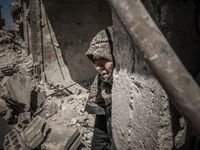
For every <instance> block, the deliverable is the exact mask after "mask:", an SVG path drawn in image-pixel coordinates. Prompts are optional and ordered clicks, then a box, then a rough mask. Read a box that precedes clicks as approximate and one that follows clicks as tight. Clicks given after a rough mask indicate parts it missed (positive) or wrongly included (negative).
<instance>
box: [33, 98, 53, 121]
mask: <svg viewBox="0 0 200 150" xmlns="http://www.w3.org/2000/svg"><path fill="white" fill-rule="evenodd" d="M55 113H57V104H56V103H55V102H53V101H52V100H48V99H47V100H46V101H45V102H44V104H43V106H42V107H40V108H38V109H37V110H36V112H35V114H34V116H36V115H40V116H41V117H42V118H44V119H48V118H49V117H51V116H53V115H54V114H55Z"/></svg>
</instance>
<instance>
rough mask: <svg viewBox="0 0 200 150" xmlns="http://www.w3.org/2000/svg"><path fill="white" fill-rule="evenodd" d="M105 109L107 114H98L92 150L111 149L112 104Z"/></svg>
mask: <svg viewBox="0 0 200 150" xmlns="http://www.w3.org/2000/svg"><path fill="white" fill-rule="evenodd" d="M104 111H105V114H106V115H96V119H95V125H94V135H93V141H92V148H91V149H92V150H109V148H110V145H111V137H112V132H111V104H110V105H108V106H106V107H105V108H104Z"/></svg>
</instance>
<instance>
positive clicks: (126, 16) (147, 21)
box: [108, 0, 200, 139]
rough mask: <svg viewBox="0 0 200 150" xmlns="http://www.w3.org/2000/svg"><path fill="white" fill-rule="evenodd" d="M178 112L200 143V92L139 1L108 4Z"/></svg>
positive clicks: (114, 1) (129, 0)
mask: <svg viewBox="0 0 200 150" xmlns="http://www.w3.org/2000/svg"><path fill="white" fill-rule="evenodd" d="M108 2H109V3H110V6H111V7H112V8H113V10H114V11H115V13H116V14H117V15H118V17H119V19H120V20H121V22H122V23H123V24H124V26H125V28H126V30H127V31H128V33H129V34H130V36H131V38H132V39H133V41H134V43H135V45H136V47H137V49H138V50H139V51H140V53H141V54H142V56H143V57H144V59H145V61H146V62H147V64H148V65H149V66H150V68H151V69H152V71H153V72H154V74H155V76H156V77H157V79H158V81H159V82H160V84H161V85H162V86H163V88H164V89H165V91H166V93H167V94H168V96H169V97H170V100H171V101H172V103H173V104H174V105H175V107H176V108H177V110H178V111H179V112H180V113H181V114H182V115H183V116H184V117H185V119H186V120H187V122H188V124H189V125H190V126H191V128H192V130H193V132H194V133H195V134H196V136H197V137H198V138H199V139H200V128H199V126H200V114H199V112H200V89H199V87H198V85H197V84H196V82H195V81H194V80H193V78H192V77H191V75H190V74H189V73H188V72H187V70H186V69H185V67H184V66H183V64H182V63H181V61H180V60H179V58H178V57H177V56H176V54H175V53H174V51H173V49H172V48H171V46H170V45H169V44H168V42H167V40H166V39H165V38H164V36H163V34H162V33H161V32H160V30H159V29H158V27H157V26H156V24H155V23H154V21H153V20H152V19H151V17H150V15H149V14H148V12H147V11H146V9H145V8H144V6H143V4H142V2H141V1H140V0H123V1H122V0H108Z"/></svg>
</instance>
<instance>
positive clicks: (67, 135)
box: [41, 126, 82, 150]
mask: <svg viewBox="0 0 200 150" xmlns="http://www.w3.org/2000/svg"><path fill="white" fill-rule="evenodd" d="M81 141H82V137H81V135H80V133H79V131H78V130H77V129H76V128H73V127H68V128H67V129H66V127H62V126H58V127H56V128H52V130H51V132H50V134H49V135H48V136H47V139H46V141H45V143H43V144H42V145H41V149H42V150H46V149H48V150H55V149H56V150H76V149H77V148H78V146H79V145H80V144H81Z"/></svg>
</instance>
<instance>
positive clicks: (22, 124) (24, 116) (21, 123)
mask: <svg viewBox="0 0 200 150" xmlns="http://www.w3.org/2000/svg"><path fill="white" fill-rule="evenodd" d="M30 122H31V113H30V112H24V113H20V114H19V116H18V123H17V125H16V126H15V128H16V129H17V130H18V131H19V132H21V131H23V130H24V129H25V128H26V127H27V126H28V124H29V123H30Z"/></svg>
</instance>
